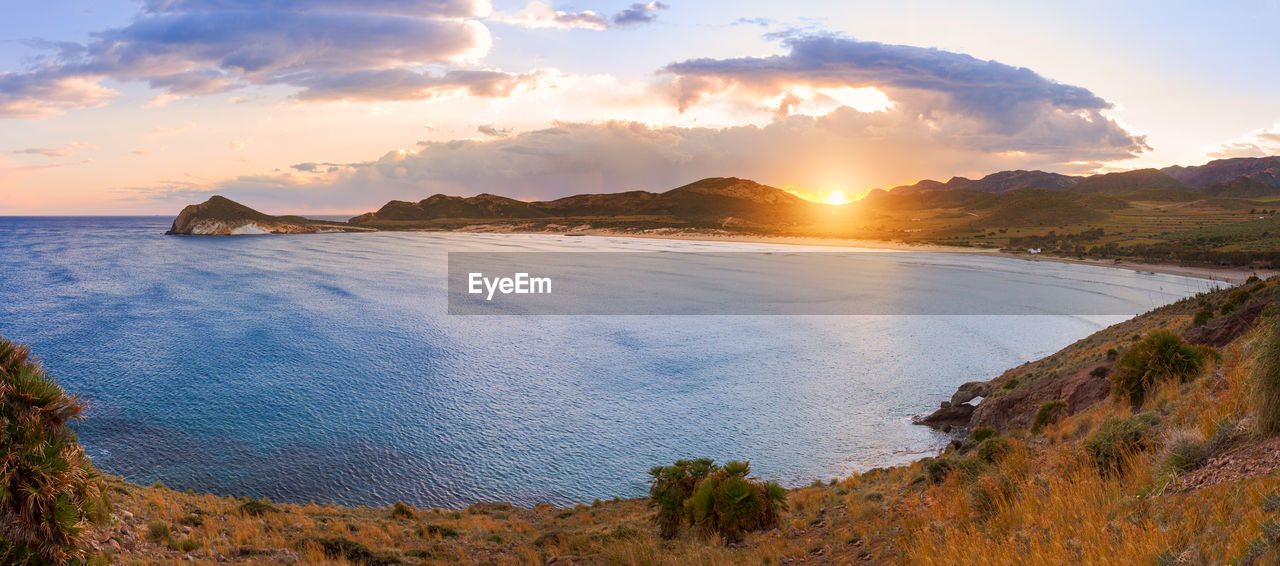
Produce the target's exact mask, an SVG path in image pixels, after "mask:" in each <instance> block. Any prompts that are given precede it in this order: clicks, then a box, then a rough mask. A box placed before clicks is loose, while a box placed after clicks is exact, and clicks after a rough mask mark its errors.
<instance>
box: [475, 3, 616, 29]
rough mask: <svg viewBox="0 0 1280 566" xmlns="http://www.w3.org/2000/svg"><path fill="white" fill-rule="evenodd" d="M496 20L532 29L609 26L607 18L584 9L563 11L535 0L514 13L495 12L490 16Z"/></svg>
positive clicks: (603, 27)
mask: <svg viewBox="0 0 1280 566" xmlns="http://www.w3.org/2000/svg"><path fill="white" fill-rule="evenodd" d="M490 19H491V20H493V21H496V22H502V23H506V24H512V25H518V26H521V27H526V28H532V29H543V28H551V29H590V30H603V29H607V28H608V27H609V20H608V18H606V17H604V16H602V15H600V14H597V13H595V12H592V11H591V10H586V11H582V12H564V11H560V10H556V9H555V8H552V7H551V5H550V4H547V3H545V2H539V1H537V0H535V1H533V2H529V4H528V5H526V6H525V7H524V9H522V10H520V11H519V12H516V13H514V14H509V15H508V14H503V13H501V12H496V13H494V14H492V15H491V16H490Z"/></svg>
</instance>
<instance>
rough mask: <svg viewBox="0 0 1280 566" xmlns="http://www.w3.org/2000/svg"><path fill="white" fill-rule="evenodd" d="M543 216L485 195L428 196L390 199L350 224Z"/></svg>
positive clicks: (523, 204)
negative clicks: (416, 199)
mask: <svg viewBox="0 0 1280 566" xmlns="http://www.w3.org/2000/svg"><path fill="white" fill-rule="evenodd" d="M543 216H547V214H546V213H545V212H543V211H541V210H538V209H536V208H534V207H533V206H531V205H530V204H529V203H527V202H524V201H519V200H516V199H513V198H507V197H500V196H497V195H491V194H488V193H484V194H479V195H476V196H473V197H467V198H463V197H454V196H449V195H439V194H437V195H432V196H430V197H427V198H425V199H422V200H420V201H418V202H405V201H399V200H393V201H391V202H388V203H387V204H385V205H383V206H382V208H379V209H378V211H377V212H368V213H365V214H361V215H360V216H357V217H355V218H352V219H351V220H350V222H351V223H352V224H364V223H368V222H373V221H376V220H392V221H395V220H434V219H437V218H540V217H543Z"/></svg>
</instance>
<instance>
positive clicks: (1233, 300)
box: [1219, 289, 1249, 314]
mask: <svg viewBox="0 0 1280 566" xmlns="http://www.w3.org/2000/svg"><path fill="white" fill-rule="evenodd" d="M1248 300H1249V290H1248V289H1236V291H1235V292H1234V293H1231V295H1230V296H1228V297H1227V302H1225V303H1222V308H1221V309H1220V310H1219V312H1221V313H1222V314H1227V313H1229V312H1231V311H1233V310H1235V308H1236V307H1238V306H1240V304H1241V303H1244V302H1245V301H1248Z"/></svg>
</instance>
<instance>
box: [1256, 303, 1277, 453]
mask: <svg viewBox="0 0 1280 566" xmlns="http://www.w3.org/2000/svg"><path fill="white" fill-rule="evenodd" d="M1250 350H1252V351H1251V352H1250V353H1251V354H1253V356H1254V360H1255V363H1254V368H1253V405H1254V411H1255V412H1256V413H1257V417H1258V432H1261V433H1262V434H1264V435H1268V436H1271V435H1275V434H1280V328H1278V327H1277V323H1276V321H1275V320H1265V321H1263V323H1262V324H1261V325H1260V328H1259V330H1258V335H1257V337H1256V339H1255V340H1254V341H1253V343H1252V344H1251V347H1250Z"/></svg>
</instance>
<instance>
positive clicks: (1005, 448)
mask: <svg viewBox="0 0 1280 566" xmlns="http://www.w3.org/2000/svg"><path fill="white" fill-rule="evenodd" d="M1008 453H1009V439H1007V438H1004V437H1000V436H993V437H991V438H988V439H986V440H983V441H982V443H981V444H979V445H978V451H977V455H978V459H979V460H982V461H984V462H991V463H992V464H994V463H996V462H999V461H1000V459H1001V458H1003V457H1004V455H1005V454H1008Z"/></svg>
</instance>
